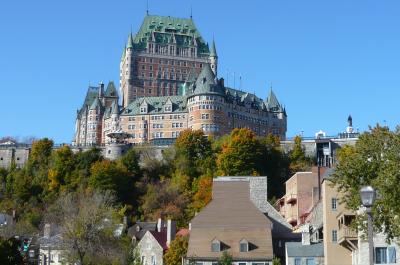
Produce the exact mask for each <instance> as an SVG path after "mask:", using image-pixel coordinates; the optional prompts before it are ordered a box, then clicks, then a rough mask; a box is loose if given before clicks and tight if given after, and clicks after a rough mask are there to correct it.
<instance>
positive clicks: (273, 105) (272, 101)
mask: <svg viewBox="0 0 400 265" xmlns="http://www.w3.org/2000/svg"><path fill="white" fill-rule="evenodd" d="M267 107H268V108H269V109H275V110H281V109H282V107H281V105H280V104H279V101H278V99H277V98H276V95H275V93H274V91H272V88H271V89H270V91H269V95H268V98H267Z"/></svg>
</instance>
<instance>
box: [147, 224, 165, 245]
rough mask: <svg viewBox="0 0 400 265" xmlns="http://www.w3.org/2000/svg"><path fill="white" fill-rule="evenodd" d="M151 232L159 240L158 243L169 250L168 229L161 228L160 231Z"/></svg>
mask: <svg viewBox="0 0 400 265" xmlns="http://www.w3.org/2000/svg"><path fill="white" fill-rule="evenodd" d="M149 233H150V234H151V235H152V236H153V237H154V238H155V239H156V240H157V242H158V244H159V245H160V246H161V247H162V249H163V250H167V249H168V246H167V229H166V228H163V229H161V232H158V231H149Z"/></svg>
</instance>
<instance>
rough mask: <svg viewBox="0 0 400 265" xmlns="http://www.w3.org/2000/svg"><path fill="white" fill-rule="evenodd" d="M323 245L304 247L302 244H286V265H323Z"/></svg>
mask: <svg viewBox="0 0 400 265" xmlns="http://www.w3.org/2000/svg"><path fill="white" fill-rule="evenodd" d="M323 264H324V245H323V244H322V243H316V244H310V245H303V244H302V243H301V242H288V243H286V265H323Z"/></svg>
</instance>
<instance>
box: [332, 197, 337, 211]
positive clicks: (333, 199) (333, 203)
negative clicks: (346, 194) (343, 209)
mask: <svg viewBox="0 0 400 265" xmlns="http://www.w3.org/2000/svg"><path fill="white" fill-rule="evenodd" d="M331 209H332V211H336V210H337V198H332V200H331Z"/></svg>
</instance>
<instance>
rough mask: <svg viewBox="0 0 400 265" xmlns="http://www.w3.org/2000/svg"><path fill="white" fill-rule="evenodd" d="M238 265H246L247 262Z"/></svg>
mask: <svg viewBox="0 0 400 265" xmlns="http://www.w3.org/2000/svg"><path fill="white" fill-rule="evenodd" d="M238 265H246V262H239V263H238Z"/></svg>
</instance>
